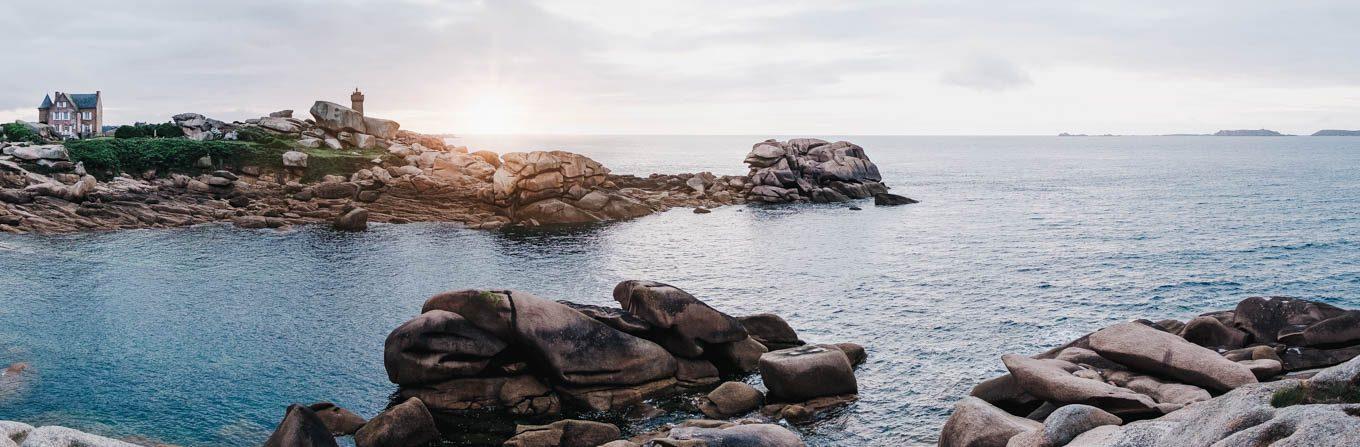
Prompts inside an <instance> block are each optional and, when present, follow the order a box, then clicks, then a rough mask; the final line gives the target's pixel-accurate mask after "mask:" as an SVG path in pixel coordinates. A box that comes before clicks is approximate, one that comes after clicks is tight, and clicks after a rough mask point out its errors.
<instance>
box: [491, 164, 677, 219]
mask: <svg viewBox="0 0 1360 447" xmlns="http://www.w3.org/2000/svg"><path fill="white" fill-rule="evenodd" d="M465 157H468V158H469V159H476V158H480V157H476V156H472V155H465ZM608 173H609V169H608V168H605V167H604V166H602V165H600V164H599V163H597V162H595V161H594V160H591V159H590V158H588V157H585V156H583V155H579V154H573V153H570V152H564V151H547V152H545V151H534V152H510V153H507V154H505V155H502V156H501V165H500V166H499V167H497V168H496V170H495V172H494V173H493V174H492V176H491V189H490V190H489V191H488V194H487V196H486V197H484V198H483V199H484V201H486V202H488V203H490V204H492V205H495V206H498V207H502V208H505V209H506V210H507V211H508V212H509V213H510V217H511V219H513V220H514V221H516V222H531V221H532V222H536V223H538V224H576V223H589V222H602V221H606V220H618V219H630V218H634V217H640V216H644V215H647V214H649V213H651V212H652V209H651V208H650V207H648V206H647V205H645V204H643V203H641V202H639V201H638V200H636V199H634V198H632V197H629V196H627V195H624V194H621V193H619V192H617V191H612V190H609V189H605V188H603V186H604V185H605V182H606V181H607V177H606V176H607V174H608Z"/></svg>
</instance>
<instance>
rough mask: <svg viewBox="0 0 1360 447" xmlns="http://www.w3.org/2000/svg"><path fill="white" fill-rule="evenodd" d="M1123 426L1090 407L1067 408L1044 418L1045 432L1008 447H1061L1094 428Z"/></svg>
mask: <svg viewBox="0 0 1360 447" xmlns="http://www.w3.org/2000/svg"><path fill="white" fill-rule="evenodd" d="M1123 423H1124V421H1123V420H1121V419H1119V417H1118V416H1115V415H1113V414H1110V413H1108V412H1106V411H1104V410H1101V409H1099V408H1096V407H1092V406H1090V405H1064V406H1063V407H1062V408H1058V409H1057V410H1054V411H1053V413H1052V414H1049V415H1048V417H1047V418H1044V426H1043V428H1041V429H1039V430H1034V431H1028V432H1024V433H1021V434H1019V435H1016V436H1015V437H1013V438H1011V439H1010V441H1009V442H1007V444H1006V446H1007V447H1061V446H1064V445H1067V443H1069V442H1071V441H1072V439H1073V438H1076V437H1077V436H1078V435H1081V434H1082V433H1086V432H1087V431H1089V430H1091V429H1093V428H1096V427H1100V426H1105V425H1122V424H1123Z"/></svg>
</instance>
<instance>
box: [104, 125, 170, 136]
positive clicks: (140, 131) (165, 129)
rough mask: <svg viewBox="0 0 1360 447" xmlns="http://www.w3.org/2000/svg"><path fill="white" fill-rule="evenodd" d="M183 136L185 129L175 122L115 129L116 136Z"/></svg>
mask: <svg viewBox="0 0 1360 447" xmlns="http://www.w3.org/2000/svg"><path fill="white" fill-rule="evenodd" d="M182 136H184V130H183V129H180V128H179V126H176V125H174V124H173V123H160V124H134V125H131V126H118V129H116V130H114V131H113V137H114V138H179V137H182Z"/></svg>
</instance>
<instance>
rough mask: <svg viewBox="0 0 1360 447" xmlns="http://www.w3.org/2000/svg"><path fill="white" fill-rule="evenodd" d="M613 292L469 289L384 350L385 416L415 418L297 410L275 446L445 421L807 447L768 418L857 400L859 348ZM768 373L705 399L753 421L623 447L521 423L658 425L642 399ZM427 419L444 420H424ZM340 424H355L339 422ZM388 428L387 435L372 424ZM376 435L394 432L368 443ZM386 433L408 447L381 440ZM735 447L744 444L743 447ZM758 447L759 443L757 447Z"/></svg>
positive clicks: (551, 439)
mask: <svg viewBox="0 0 1360 447" xmlns="http://www.w3.org/2000/svg"><path fill="white" fill-rule="evenodd" d="M613 295H614V299H615V301H617V302H618V303H619V305H620V308H608V307H601V306H591V305H582V304H576V303H571V302H566V301H551V300H546V299H543V298H539V297H536V296H533V295H530V294H527V293H524V292H518V291H512V290H460V291H455V292H448V293H443V294H439V295H436V296H434V297H431V298H430V299H428V300H427V301H426V302H425V304H424V306H423V307H422V313H421V314H420V315H419V316H417V317H415V318H413V319H411V320H409V321H407V322H406V323H403V324H402V325H400V326H398V327H397V328H396V329H395V330H393V331H392V333H391V334H390V335H388V337H387V340H386V342H385V344H384V353H383V362H384V366H385V368H386V370H387V374H388V378H389V379H390V380H391V381H392V382H393V383H395V384H397V385H398V390H397V393H396V394H395V396H394V397H395V401H396V402H401V403H400V404H398V405H396V406H394V407H392V408H390V409H388V410H387V411H386V412H384V415H386V414H389V413H391V414H396V413H400V414H408V416H407V417H404V418H387V419H390V420H391V422H390V423H384V424H380V425H375V423H376V422H378V421H379V420H380V419H383V418H384V416H383V415H380V416H378V417H377V418H375V419H374V420H373V421H369V422H367V423H363V422H362V421H361V420H360V421H358V422H354V421H348V420H347V419H346V418H336V417H333V419H336V420H334V421H327V420H326V418H325V417H323V416H325V413H321V412H320V411H319V410H321V409H328V410H329V411H334V408H333V406H327V405H329V404H325V405H322V404H317V405H313V406H310V407H303V406H300V405H295V406H293V407H290V409H289V411H288V414H287V415H286V416H285V418H284V421H283V422H282V423H281V424H280V425H279V428H278V430H277V431H276V432H275V437H274V438H271V440H278V441H279V442H280V443H279V444H267V445H280V446H282V445H294V444H288V443H286V442H285V441H286V440H289V439H292V440H308V439H313V437H321V438H325V436H322V435H321V434H322V433H325V432H326V431H327V430H329V431H330V432H331V433H344V432H345V431H348V432H352V433H354V436H355V441H356V444H357V445H358V446H359V447H369V446H397V445H417V444H419V443H418V442H414V441H412V440H419V441H422V442H428V441H429V439H430V435H429V433H430V431H431V430H430V429H427V428H425V427H438V428H435V429H433V431H435V432H436V436H437V437H442V438H444V439H449V440H460V439H461V440H468V439H485V437H486V436H501V439H505V438H509V439H508V440H507V441H506V444H505V445H510V446H557V445H601V444H605V443H609V444H608V445H614V446H637V445H641V444H643V443H647V445H688V446H696V447H703V446H721V445H770V446H801V445H803V444H802V441H801V440H799V438H798V436H797V435H796V434H794V433H792V432H790V431H788V430H787V429H785V428H783V427H780V426H778V425H773V424H769V423H768V422H775V421H777V420H778V419H780V418H782V416H783V415H784V414H785V413H787V412H788V411H787V410H786V409H787V408H790V407H796V408H797V411H795V412H794V413H796V416H801V417H799V418H797V420H793V419H790V422H795V423H798V422H806V421H807V420H809V419H810V416H813V415H815V413H816V412H817V411H818V410H822V409H826V408H830V407H833V406H836V405H841V404H844V403H847V402H850V401H853V400H854V399H855V395H854V394H853V393H855V392H856V390H857V385H856V381H855V377H854V373H853V370H852V368H853V367H852V365H853V364H857V363H859V362H861V361H863V359H864V350H863V348H861V347H859V346H858V345H854V344H848V343H847V344H841V345H817V346H812V345H803V346H797V347H795V348H792V349H788V350H779V351H773V352H768V350H767V348H766V347H765V346H764V345H762V344H761V343H760V342H759V341H757V340H758V339H760V340H782V341H784V342H786V343H798V344H801V343H802V342H801V341H799V340H798V337H797V335H796V334H795V333H794V332H793V329H791V328H789V327H788V324H787V323H785V322H784V321H783V319H780V318H778V317H777V316H773V315H771V314H761V315H758V316H753V317H750V318H748V319H747V320H749V321H752V322H754V323H755V324H753V325H752V326H751V327H750V328H749V330H748V328H747V327H745V326H743V324H742V320H739V319H737V318H733V317H731V316H729V315H727V314H724V313H722V312H720V311H718V310H716V309H714V308H712V307H710V306H708V305H707V304H704V303H703V302H702V301H700V300H698V299H697V298H695V297H694V296H692V295H690V294H688V293H686V292H685V291H683V290H680V289H678V288H675V287H673V286H670V285H666V284H662V283H658V282H653V281H624V282H622V283H619V285H618V286H617V287H615V289H614V293H613ZM757 369H759V370H760V373H761V375H762V377H765V378H766V381H767V383H777V385H773V386H772V388H771V391H772V394H771V396H769V398H768V399H767V398H766V396H764V394H763V393H762V392H761V391H760V390H758V389H756V388H755V387H753V386H751V385H748V384H745V383H741V382H727V383H724V384H722V385H721V386H717V387H716V388H715V389H712V390H711V391H710V392H708V393H707V394H705V395H701V396H699V397H697V398H696V399H695V402H694V404H695V410H698V411H699V412H702V413H704V414H705V415H707V416H709V417H714V418H729V417H736V416H741V415H744V414H752V415H757V416H759V417H764V418H766V419H765V420H764V421H760V420H756V419H743V420H742V421H739V422H735V423H734V422H725V421H712V420H708V421H705V420H695V421H690V422H686V423H682V424H679V425H677V426H671V427H663V428H662V429H661V430H658V431H655V432H651V433H645V434H640V435H636V436H633V437H632V438H630V439H628V440H621V439H618V438H619V437H620V436H621V435H620V431H619V430H618V428H616V427H614V426H612V425H609V424H604V423H599V422H592V421H581V420H560V421H557V422H554V423H551V424H548V425H519V426H515V425H514V424H513V421H514V420H518V419H522V418H532V420H534V421H542V420H543V419H545V418H548V419H553V418H555V417H556V416H558V415H560V414H563V413H579V412H581V411H587V412H611V413H616V414H622V413H625V412H627V413H629V414H634V415H644V416H642V417H655V416H659V415H660V414H662V413H661V412H660V410H657V409H656V408H653V407H651V406H650V405H648V404H646V403H645V402H644V401H645V400H647V399H650V398H654V397H660V396H664V395H672V394H676V393H681V392H699V391H703V390H704V389H707V388H710V387H713V386H714V385H715V384H717V383H718V382H719V377H723V376H727V377H732V376H736V375H743V374H747V373H751V372H754V371H756V370H757ZM767 369H768V371H767ZM776 387H777V392H775V391H776ZM767 401H768V402H767ZM762 403H765V404H768V405H765V406H764V407H761V405H762ZM399 408H400V409H399ZM758 409H759V410H761V411H760V412H756V410H758ZM794 413H790V414H794ZM588 414H596V413H588ZM426 415H429V416H428V417H427V416H426ZM761 415H763V416H761ZM356 418H357V416H356ZM427 418H431V419H433V420H434V422H430V423H426V422H424V421H425V420H426V419H427ZM350 419H352V418H350ZM360 419H361V418H360ZM403 421H405V422H403ZM498 421H499V422H498ZM342 422H343V423H344V425H345V426H346V427H348V429H345V430H341V429H339V428H336V427H338V426H339V425H341V423H342ZM507 423H508V424H509V425H508V426H506V424H507ZM497 424H500V425H499V427H501V428H497V427H498V425H497ZM355 426H358V427H359V428H357V429H355V428H354V427H355ZM379 426H381V427H382V428H381V430H379V429H378V428H372V429H370V427H379ZM473 426H475V428H473ZM368 430H376V432H380V433H387V434H385V435H383V436H384V437H379V438H375V437H367V436H366V435H365V432H366V431H368ZM439 430H443V432H439ZM477 430H481V431H480V432H478V431H477ZM388 438H391V439H401V440H403V442H406V443H405V444H403V443H400V442H398V443H393V442H388V441H383V440H381V439H388ZM332 441H333V439H332ZM663 441H666V442H669V441H675V442H676V443H673V444H667V443H665V442H663ZM679 441H686V442H685V443H679ZM738 441H741V442H746V444H732V443H733V442H738ZM755 441H760V443H758V444H750V442H755ZM307 442H312V441H307ZM323 444H324V443H323ZM323 444H318V443H315V442H312V444H308V445H323ZM324 445H331V444H324Z"/></svg>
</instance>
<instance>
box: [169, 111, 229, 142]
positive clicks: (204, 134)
mask: <svg viewBox="0 0 1360 447" xmlns="http://www.w3.org/2000/svg"><path fill="white" fill-rule="evenodd" d="M171 121H173V122H174V123H175V125H176V126H179V128H180V130H182V131H184V136H185V137H187V138H189V139H190V140H198V141H203V140H221V139H223V138H226V136H227V134H229V133H231V132H232V131H233V130H236V125H234V124H229V123H225V122H222V121H219V120H215V119H212V118H208V117H205V116H203V115H202V114H198V113H181V114H178V115H175V116H173V117H171Z"/></svg>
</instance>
